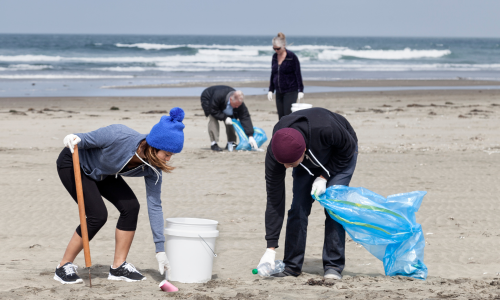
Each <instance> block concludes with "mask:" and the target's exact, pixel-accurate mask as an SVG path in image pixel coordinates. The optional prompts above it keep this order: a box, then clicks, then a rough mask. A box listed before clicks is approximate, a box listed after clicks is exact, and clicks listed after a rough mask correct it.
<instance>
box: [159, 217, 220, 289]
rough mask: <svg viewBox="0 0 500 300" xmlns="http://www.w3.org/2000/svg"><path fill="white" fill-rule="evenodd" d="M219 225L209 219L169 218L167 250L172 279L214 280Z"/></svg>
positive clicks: (166, 230) (184, 280)
mask: <svg viewBox="0 0 500 300" xmlns="http://www.w3.org/2000/svg"><path fill="white" fill-rule="evenodd" d="M217 224H219V222H217V221H214V220H208V219H195V218H168V219H166V226H165V236H166V242H165V252H166V254H167V258H168V261H169V262H170V267H171V269H170V277H169V278H168V280H170V281H178V282H182V283H204V282H207V281H209V280H211V279H212V267H213V262H214V257H215V256H216V254H215V253H214V252H213V251H215V239H216V238H217V237H218V236H219V231H218V230H217Z"/></svg>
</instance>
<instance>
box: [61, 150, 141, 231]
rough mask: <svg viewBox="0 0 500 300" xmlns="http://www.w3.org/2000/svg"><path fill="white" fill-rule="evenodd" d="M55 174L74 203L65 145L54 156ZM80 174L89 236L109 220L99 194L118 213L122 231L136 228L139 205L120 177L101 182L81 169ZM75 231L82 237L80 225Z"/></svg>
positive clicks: (69, 163)
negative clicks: (56, 156) (55, 163)
mask: <svg viewBox="0 0 500 300" xmlns="http://www.w3.org/2000/svg"><path fill="white" fill-rule="evenodd" d="M57 173H59V178H60V179H61V182H62V184H63V185H64V187H65V188H66V190H68V192H69V193H70V195H71V197H73V199H74V200H75V202H77V198H76V186H75V173H74V171H73V160H72V154H71V151H70V150H69V149H68V148H65V149H64V150H63V151H62V152H61V154H60V155H59V158H58V159H57ZM81 173H82V186H83V197H84V200H85V213H86V215H87V231H88V233H89V239H92V238H93V237H94V236H95V235H96V234H97V232H98V231H99V230H100V229H101V227H102V226H104V224H105V223H106V221H107V219H108V210H107V209H106V205H104V201H103V200H102V197H104V198H106V199H107V200H108V201H109V202H111V203H112V204H113V205H114V206H115V207H116V208H117V209H118V211H119V212H120V218H118V223H117V224H116V228H118V229H120V230H124V231H135V230H136V228H137V217H138V215H139V208H140V204H139V201H137V197H136V196H135V194H134V192H133V191H132V190H131V189H130V187H129V186H128V184H127V183H126V182H125V180H123V178H122V177H121V176H118V178H115V176H107V177H106V178H105V179H104V180H102V181H95V180H93V179H92V178H90V177H89V176H87V175H85V173H84V172H83V170H81ZM101 196H102V197H101ZM76 233H77V234H78V235H79V236H80V237H81V236H82V232H81V229H80V225H78V227H77V228H76Z"/></svg>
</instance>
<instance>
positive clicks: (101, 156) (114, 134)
mask: <svg viewBox="0 0 500 300" xmlns="http://www.w3.org/2000/svg"><path fill="white" fill-rule="evenodd" d="M75 134H76V135H77V136H78V137H79V138H80V139H81V140H82V141H81V142H80V143H78V150H79V151H78V154H79V157H80V165H81V167H82V169H83V171H84V172H85V174H87V175H88V176H89V177H90V178H92V179H94V180H96V181H101V180H103V179H104V178H105V177H106V176H118V174H119V173H120V171H121V170H122V169H123V168H124V167H125V166H126V165H127V164H128V162H129V161H130V159H132V157H134V155H135V152H136V150H137V148H138V147H139V143H140V142H141V141H142V140H144V139H146V136H147V134H140V133H138V132H137V131H135V130H132V129H130V128H128V127H127V126H125V125H121V124H114V125H110V126H107V127H103V128H99V129H97V130H95V131H91V132H87V133H75ZM119 175H121V176H126V177H144V181H145V182H146V197H147V203H148V214H149V223H150V225H151V231H152V232H153V240H154V242H155V245H156V252H164V251H165V247H164V243H165V237H164V235H163V211H162V208H161V197H160V196H161V183H162V176H161V170H160V169H158V168H155V167H153V166H151V165H149V164H147V163H144V164H142V165H140V166H138V167H136V168H134V169H132V170H129V171H127V172H125V173H120V174H119Z"/></svg>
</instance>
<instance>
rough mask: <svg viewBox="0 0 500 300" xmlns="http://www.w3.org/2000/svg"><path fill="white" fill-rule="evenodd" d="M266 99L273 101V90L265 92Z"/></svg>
mask: <svg viewBox="0 0 500 300" xmlns="http://www.w3.org/2000/svg"><path fill="white" fill-rule="evenodd" d="M267 100H269V101H273V92H269V93H267Z"/></svg>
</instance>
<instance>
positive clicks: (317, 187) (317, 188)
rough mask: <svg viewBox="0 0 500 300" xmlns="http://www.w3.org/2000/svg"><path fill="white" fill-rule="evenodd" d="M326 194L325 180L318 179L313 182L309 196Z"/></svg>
mask: <svg viewBox="0 0 500 300" xmlns="http://www.w3.org/2000/svg"><path fill="white" fill-rule="evenodd" d="M325 192H326V179H324V178H321V177H318V178H316V179H315V180H314V183H313V187H312V190H311V195H318V196H321V195H323V194H324V193H325Z"/></svg>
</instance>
